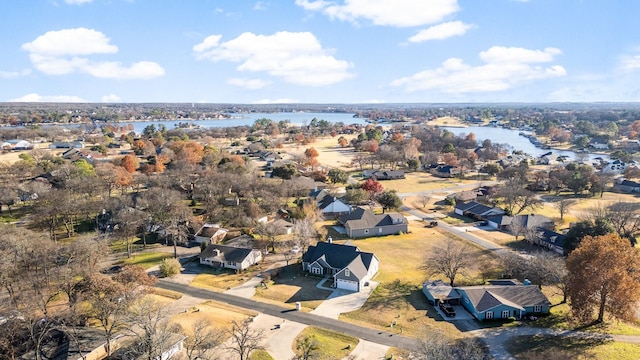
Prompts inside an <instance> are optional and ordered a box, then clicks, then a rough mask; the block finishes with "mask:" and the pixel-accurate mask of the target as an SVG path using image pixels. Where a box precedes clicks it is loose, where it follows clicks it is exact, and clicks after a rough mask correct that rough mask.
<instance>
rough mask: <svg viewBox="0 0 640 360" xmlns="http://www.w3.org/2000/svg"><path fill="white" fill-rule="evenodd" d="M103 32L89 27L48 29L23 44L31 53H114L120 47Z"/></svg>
mask: <svg viewBox="0 0 640 360" xmlns="http://www.w3.org/2000/svg"><path fill="white" fill-rule="evenodd" d="M110 41H111V40H110V39H109V38H108V37H106V36H105V35H104V34H103V33H101V32H99V31H96V30H93V29H87V28H75V29H63V30H58V31H48V32H46V33H45V34H44V35H40V36H38V37H37V38H36V39H35V40H33V41H32V42H28V43H26V44H23V45H22V49H23V50H26V51H28V52H29V53H31V54H38V55H42V56H65V55H91V54H113V53H117V52H118V47H117V46H115V45H111V44H109V42H110Z"/></svg>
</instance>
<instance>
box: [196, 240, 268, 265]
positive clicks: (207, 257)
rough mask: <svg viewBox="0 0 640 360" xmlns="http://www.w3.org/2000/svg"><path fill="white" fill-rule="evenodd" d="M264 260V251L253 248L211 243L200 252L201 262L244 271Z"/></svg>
mask: <svg viewBox="0 0 640 360" xmlns="http://www.w3.org/2000/svg"><path fill="white" fill-rule="evenodd" d="M261 260H262V252H260V250H255V249H252V248H241V247H233V246H226V245H218V244H210V245H209V246H207V247H206V249H204V251H202V252H201V253H200V264H203V265H209V266H213V267H218V268H228V269H234V270H236V271H242V270H245V269H246V268H248V267H249V266H251V265H254V264H257V263H258V262H260V261H261Z"/></svg>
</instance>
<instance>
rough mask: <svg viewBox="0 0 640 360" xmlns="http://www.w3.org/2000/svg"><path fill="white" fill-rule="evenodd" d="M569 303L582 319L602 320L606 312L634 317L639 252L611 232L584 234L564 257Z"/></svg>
mask: <svg viewBox="0 0 640 360" xmlns="http://www.w3.org/2000/svg"><path fill="white" fill-rule="evenodd" d="M567 270H568V272H569V275H568V281H567V284H568V288H567V294H568V297H569V305H570V306H571V311H572V313H573V315H574V316H575V317H576V318H578V319H579V320H581V321H583V322H588V321H591V320H593V314H594V311H597V314H598V316H597V319H596V322H598V323H601V322H602V321H603V320H604V313H605V311H606V312H607V313H608V314H609V315H610V316H612V317H614V318H617V319H621V320H634V319H635V318H636V310H637V304H638V301H640V278H639V277H638V273H640V255H639V254H638V250H637V249H635V248H633V247H631V246H630V245H629V240H628V239H623V238H621V237H620V236H618V234H615V233H611V234H606V235H601V236H585V237H584V238H583V239H582V241H581V242H580V245H579V246H578V247H577V248H576V249H575V250H574V251H572V252H571V253H570V254H569V257H568V258H567Z"/></svg>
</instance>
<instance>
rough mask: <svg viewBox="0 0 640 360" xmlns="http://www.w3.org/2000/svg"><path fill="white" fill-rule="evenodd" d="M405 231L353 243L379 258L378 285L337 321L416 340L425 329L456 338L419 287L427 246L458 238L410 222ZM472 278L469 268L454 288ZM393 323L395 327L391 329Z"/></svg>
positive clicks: (482, 253) (480, 254)
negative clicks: (366, 297) (364, 301)
mask: <svg viewBox="0 0 640 360" xmlns="http://www.w3.org/2000/svg"><path fill="white" fill-rule="evenodd" d="M409 229H410V233H408V234H403V235H398V236H386V237H379V238H369V239H364V240H356V241H354V242H353V243H354V245H356V246H358V247H359V248H360V249H361V250H362V251H367V252H373V253H375V254H376V256H377V257H378V259H379V260H380V269H379V271H378V274H377V275H376V276H375V277H374V279H373V280H375V281H378V282H380V285H378V287H377V288H376V290H375V291H374V292H373V294H372V295H371V296H370V297H369V299H368V300H367V302H366V303H365V304H364V306H363V307H362V308H361V309H359V310H357V311H353V312H350V313H346V314H342V315H341V316H340V319H341V320H344V321H348V322H352V323H356V324H359V325H363V326H369V327H371V326H373V327H375V328H377V329H380V330H385V331H393V332H395V333H400V331H402V334H403V335H405V336H411V337H419V336H420V335H421V334H423V333H424V332H425V330H427V329H437V330H439V331H442V332H444V333H445V334H447V335H448V336H451V337H452V338H458V337H460V332H459V331H458V329H457V328H456V327H455V326H454V325H452V324H451V323H449V322H446V321H444V320H443V319H442V317H440V316H439V315H438V313H437V312H436V311H435V309H434V308H433V307H432V306H431V305H429V304H428V303H427V301H426V297H425V296H424V294H422V290H421V285H422V283H423V281H424V280H426V279H427V278H429V274H427V273H426V272H425V271H424V270H422V269H421V266H422V264H423V262H424V259H425V257H426V255H427V254H428V253H429V251H430V249H431V248H432V247H434V246H437V245H441V244H444V243H445V242H446V241H456V242H460V243H462V240H459V239H457V238H451V237H450V236H449V234H448V233H445V232H441V231H439V229H437V228H425V227H424V226H423V225H421V223H420V222H411V223H410V225H409ZM465 243H466V242H465ZM470 248H471V251H474V252H476V253H477V257H478V259H479V260H478V261H479V262H480V261H481V260H482V258H484V257H490V256H491V255H489V254H487V253H486V252H485V251H484V250H481V249H479V248H476V247H470ZM400 259H402V260H400ZM433 278H434V279H436V278H440V276H436V275H434V276H433ZM478 280H479V273H478V272H477V271H475V270H471V271H469V272H468V273H466V274H464V275H462V276H459V277H458V278H457V279H456V281H457V282H458V283H459V284H465V283H468V284H473V283H476V282H478ZM394 321H395V323H396V326H394V328H391V327H390V325H391V323H393V322H394Z"/></svg>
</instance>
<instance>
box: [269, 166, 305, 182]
mask: <svg viewBox="0 0 640 360" xmlns="http://www.w3.org/2000/svg"><path fill="white" fill-rule="evenodd" d="M296 175H298V169H297V168H296V166H295V165H293V164H284V165H282V166H278V167H275V168H273V170H272V171H271V176H272V177H277V178H281V179H291V178H292V177H294V176H296Z"/></svg>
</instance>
